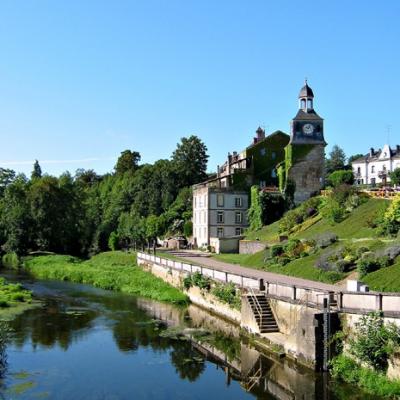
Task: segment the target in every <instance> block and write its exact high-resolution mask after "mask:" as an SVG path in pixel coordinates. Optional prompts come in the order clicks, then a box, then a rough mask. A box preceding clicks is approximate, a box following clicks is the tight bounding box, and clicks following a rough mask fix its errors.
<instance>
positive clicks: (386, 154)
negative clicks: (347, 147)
mask: <svg viewBox="0 0 400 400" xmlns="http://www.w3.org/2000/svg"><path fill="white" fill-rule="evenodd" d="M351 165H352V168H353V173H354V182H355V184H356V185H372V186H375V185H377V184H383V185H385V184H387V183H389V182H390V176H389V172H392V171H394V170H395V169H396V168H400V145H397V146H395V147H394V148H392V147H390V146H389V145H388V144H385V145H384V146H383V148H382V149H379V150H375V149H374V148H371V149H370V151H369V153H368V154H366V155H365V156H363V157H360V158H358V159H356V160H354V161H353V162H352V164H351Z"/></svg>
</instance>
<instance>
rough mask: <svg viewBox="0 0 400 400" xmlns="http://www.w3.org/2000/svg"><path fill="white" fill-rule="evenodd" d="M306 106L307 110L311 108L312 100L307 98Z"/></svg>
mask: <svg viewBox="0 0 400 400" xmlns="http://www.w3.org/2000/svg"><path fill="white" fill-rule="evenodd" d="M307 103H308V104H307V108H308V109H309V110H312V108H313V105H312V100H311V99H308V101H307Z"/></svg>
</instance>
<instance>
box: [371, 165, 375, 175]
mask: <svg viewBox="0 0 400 400" xmlns="http://www.w3.org/2000/svg"><path fill="white" fill-rule="evenodd" d="M374 172H375V165H373V166H372V167H371V173H372V174H373V173H374Z"/></svg>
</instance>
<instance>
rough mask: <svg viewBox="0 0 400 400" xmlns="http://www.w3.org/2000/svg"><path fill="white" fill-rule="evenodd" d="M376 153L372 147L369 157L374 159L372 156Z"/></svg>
mask: <svg viewBox="0 0 400 400" xmlns="http://www.w3.org/2000/svg"><path fill="white" fill-rule="evenodd" d="M374 153H375V150H374V148H373V147H371V148H370V149H369V155H370V156H371V157H372V156H373V155H374Z"/></svg>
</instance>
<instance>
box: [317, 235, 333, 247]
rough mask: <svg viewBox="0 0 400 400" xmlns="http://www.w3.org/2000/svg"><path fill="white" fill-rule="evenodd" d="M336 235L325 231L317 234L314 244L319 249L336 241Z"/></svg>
mask: <svg viewBox="0 0 400 400" xmlns="http://www.w3.org/2000/svg"><path fill="white" fill-rule="evenodd" d="M337 240H338V236H337V235H336V234H335V233H332V232H325V233H323V234H322V235H320V236H318V238H317V239H316V245H317V247H319V248H320V249H324V248H326V247H328V246H330V245H331V244H333V243H335V242H337Z"/></svg>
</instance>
